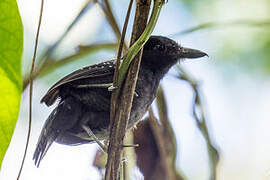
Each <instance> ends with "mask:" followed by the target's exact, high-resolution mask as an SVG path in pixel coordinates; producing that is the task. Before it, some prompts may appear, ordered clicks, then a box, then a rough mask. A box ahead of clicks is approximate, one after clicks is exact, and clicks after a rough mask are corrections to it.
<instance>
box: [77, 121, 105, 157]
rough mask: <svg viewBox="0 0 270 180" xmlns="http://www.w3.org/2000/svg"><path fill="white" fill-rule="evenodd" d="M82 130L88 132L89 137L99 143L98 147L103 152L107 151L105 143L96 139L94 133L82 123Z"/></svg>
mask: <svg viewBox="0 0 270 180" xmlns="http://www.w3.org/2000/svg"><path fill="white" fill-rule="evenodd" d="M82 128H83V130H85V132H86V133H87V134H88V136H89V137H91V138H93V140H94V141H95V142H96V143H97V144H98V145H99V147H100V148H101V150H102V151H103V152H104V153H107V150H108V147H107V145H104V144H102V142H100V141H99V140H98V138H97V137H96V136H95V134H94V133H93V131H92V130H91V129H90V128H89V127H87V126H86V125H82Z"/></svg>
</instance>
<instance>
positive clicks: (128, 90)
mask: <svg viewBox="0 0 270 180" xmlns="http://www.w3.org/2000/svg"><path fill="white" fill-rule="evenodd" d="M150 4H151V0H146V1H143V0H139V1H137V6H136V14H135V20H134V24H133V29H136V31H134V30H133V32H132V38H131V43H130V44H131V45H132V44H133V43H134V42H135V40H137V39H138V38H139V37H140V35H141V34H142V32H143V30H144V28H145V27H146V24H147V17H148V14H149V10H150ZM139 9H140V10H139ZM142 9H143V11H142ZM139 12H140V13H139ZM142 17H144V18H142ZM145 17H146V18H145ZM138 29H139V30H141V31H139V30H138ZM141 55H142V51H140V53H139V55H137V56H136V57H135V58H134V60H133V61H132V63H131V65H130V68H129V71H128V74H127V78H126V79H127V81H125V83H124V87H123V90H122V93H121V94H120V97H119V101H117V102H118V103H117V104H118V108H117V111H116V112H115V115H114V116H113V119H111V124H110V127H111V133H110V143H109V149H108V161H107V165H106V173H105V180H109V179H113V180H117V179H118V177H119V167H120V166H119V165H120V159H121V156H122V145H123V139H124V136H125V132H126V126H127V121H128V119H129V115H130V110H131V106H132V101H133V95H134V91H135V87H136V81H137V76H138V72H139V67H140V60H141Z"/></svg>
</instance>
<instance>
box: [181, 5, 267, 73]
mask: <svg viewBox="0 0 270 180" xmlns="http://www.w3.org/2000/svg"><path fill="white" fill-rule="evenodd" d="M180 2H181V3H183V4H184V5H185V6H186V7H187V8H188V9H189V10H190V13H191V15H192V19H196V20H197V21H198V22H199V23H197V24H196V25H195V26H194V27H192V28H188V29H186V30H184V31H182V32H180V33H179V34H177V35H187V34H189V33H193V32H195V31H200V30H202V29H204V33H205V34H204V36H205V39H207V42H208V43H210V46H211V47H213V48H216V50H215V55H213V54H210V56H211V57H214V56H215V57H214V59H215V60H217V61H219V62H218V63H217V64H218V65H220V66H219V67H222V68H224V70H225V69H226V68H228V67H229V69H231V70H232V73H237V71H233V67H232V65H234V66H239V67H240V70H244V71H246V72H248V73H253V74H256V75H258V74H259V75H269V74H270V33H269V29H270V19H269V17H270V11H269V8H270V1H268V0H258V1H253V0H246V1H241V0H237V1H232V0H227V1H212V0H195V1H189V0H181V1H180ZM209 12H211V13H209ZM209 29H211V31H209ZM224 65H225V66H224ZM230 67H232V68H230ZM237 70H239V69H238V68H237ZM227 71H228V69H227Z"/></svg>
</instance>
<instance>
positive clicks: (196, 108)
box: [178, 66, 219, 180]
mask: <svg viewBox="0 0 270 180" xmlns="http://www.w3.org/2000/svg"><path fill="white" fill-rule="evenodd" d="M178 70H179V72H180V74H179V76H178V77H179V78H180V79H181V80H185V81H187V82H188V83H189V84H190V86H191V88H192V89H193V91H194V102H193V106H192V114H193V117H194V119H195V120H196V125H197V127H198V128H199V130H200V131H201V133H202V135H203V137H204V139H205V141H206V145H207V149H208V156H209V163H210V179H211V180H215V179H216V176H217V173H216V171H217V165H218V162H219V151H218V147H217V145H215V143H214V142H213V140H212V139H211V137H210V135H209V130H208V128H209V127H207V124H206V123H207V122H206V118H205V115H204V112H205V111H204V108H203V104H202V100H201V97H202V94H201V92H200V91H199V85H198V83H197V82H196V81H195V80H193V78H191V76H190V75H189V74H188V73H187V72H186V71H185V70H184V69H183V68H182V67H181V66H178ZM198 113H200V115H199V114H198Z"/></svg>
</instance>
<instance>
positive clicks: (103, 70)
mask: <svg viewBox="0 0 270 180" xmlns="http://www.w3.org/2000/svg"><path fill="white" fill-rule="evenodd" d="M114 68H115V64H114V60H111V61H107V62H103V63H99V64H95V65H92V66H87V67H84V68H82V69H79V70H77V71H74V72H73V73H71V74H69V75H67V76H65V77H63V78H62V79H61V80H59V81H58V82H57V83H55V84H54V85H53V86H52V87H51V88H50V89H49V90H48V92H47V93H46V94H45V96H44V97H43V98H42V99H41V103H42V102H45V103H46V105H48V106H50V105H52V104H53V103H54V102H55V100H56V99H57V98H58V97H59V88H60V87H63V86H65V85H69V86H74V87H77V88H108V87H110V86H111V84H112V77H113V73H114Z"/></svg>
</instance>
